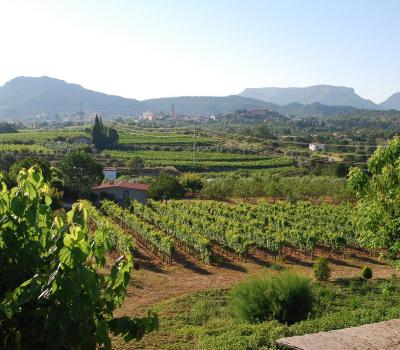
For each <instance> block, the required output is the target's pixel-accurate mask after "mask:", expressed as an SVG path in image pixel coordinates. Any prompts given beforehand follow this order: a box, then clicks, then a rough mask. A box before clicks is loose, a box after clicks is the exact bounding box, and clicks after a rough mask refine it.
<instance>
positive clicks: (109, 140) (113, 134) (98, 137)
mask: <svg viewBox="0 0 400 350" xmlns="http://www.w3.org/2000/svg"><path fill="white" fill-rule="evenodd" d="M118 140H119V135H118V132H117V130H115V129H113V128H109V127H106V126H104V125H103V121H102V119H101V118H99V117H98V116H97V115H96V118H95V120H94V125H93V128H92V142H93V144H94V145H95V147H96V148H97V149H98V150H103V149H105V148H113V147H115V146H116V145H117V144H118Z"/></svg>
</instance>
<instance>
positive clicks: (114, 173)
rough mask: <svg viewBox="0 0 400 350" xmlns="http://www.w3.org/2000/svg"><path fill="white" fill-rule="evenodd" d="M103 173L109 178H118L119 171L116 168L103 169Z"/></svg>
mask: <svg viewBox="0 0 400 350" xmlns="http://www.w3.org/2000/svg"><path fill="white" fill-rule="evenodd" d="M103 174H104V177H105V178H106V179H107V180H116V179H117V171H116V170H103Z"/></svg>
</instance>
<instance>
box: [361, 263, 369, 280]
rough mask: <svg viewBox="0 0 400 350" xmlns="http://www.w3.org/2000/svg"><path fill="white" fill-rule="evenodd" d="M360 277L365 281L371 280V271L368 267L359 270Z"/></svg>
mask: <svg viewBox="0 0 400 350" xmlns="http://www.w3.org/2000/svg"><path fill="white" fill-rule="evenodd" d="M361 277H362V278H363V279H365V280H370V279H371V278H372V269H371V268H370V267H368V266H364V267H363V268H362V270H361Z"/></svg>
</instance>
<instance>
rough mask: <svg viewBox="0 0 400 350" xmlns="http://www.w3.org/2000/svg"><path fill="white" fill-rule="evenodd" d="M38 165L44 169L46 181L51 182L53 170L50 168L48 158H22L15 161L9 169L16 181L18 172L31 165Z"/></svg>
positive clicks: (11, 176)
mask: <svg viewBox="0 0 400 350" xmlns="http://www.w3.org/2000/svg"><path fill="white" fill-rule="evenodd" d="M34 165H37V166H39V167H40V169H41V170H42V174H43V178H44V181H45V182H49V181H50V180H51V170H50V163H49V161H48V160H46V159H41V158H38V157H28V158H24V159H20V160H18V161H17V162H15V163H14V164H13V165H12V166H11V168H10V171H9V176H10V178H11V179H12V180H13V181H14V183H16V181H17V177H18V173H19V172H20V171H21V170H22V169H29V168H30V167H32V166H34Z"/></svg>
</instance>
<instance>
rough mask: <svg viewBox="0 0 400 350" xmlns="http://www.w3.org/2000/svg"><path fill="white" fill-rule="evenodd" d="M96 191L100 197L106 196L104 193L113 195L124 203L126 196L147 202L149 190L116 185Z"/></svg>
mask: <svg viewBox="0 0 400 350" xmlns="http://www.w3.org/2000/svg"><path fill="white" fill-rule="evenodd" d="M94 192H95V193H96V194H97V195H98V196H100V197H102V196H104V194H106V195H108V196H112V197H113V199H115V200H116V201H117V202H120V203H124V202H125V201H126V198H129V199H130V200H136V201H138V202H140V203H142V204H146V203H147V191H139V190H132V189H125V188H120V187H114V188H107V189H98V190H94Z"/></svg>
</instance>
